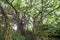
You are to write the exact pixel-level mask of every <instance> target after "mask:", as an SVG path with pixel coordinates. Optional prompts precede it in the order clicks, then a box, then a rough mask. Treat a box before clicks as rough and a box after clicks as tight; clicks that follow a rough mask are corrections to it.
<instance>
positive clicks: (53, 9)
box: [45, 5, 60, 16]
mask: <svg viewBox="0 0 60 40" xmlns="http://www.w3.org/2000/svg"><path fill="white" fill-rule="evenodd" d="M59 7H60V5H59V6H58V7H57V8H54V9H53V10H51V11H50V12H49V13H51V12H53V11H55V10H56V9H58V8H59ZM49 13H48V14H46V15H45V16H47V15H49Z"/></svg>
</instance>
